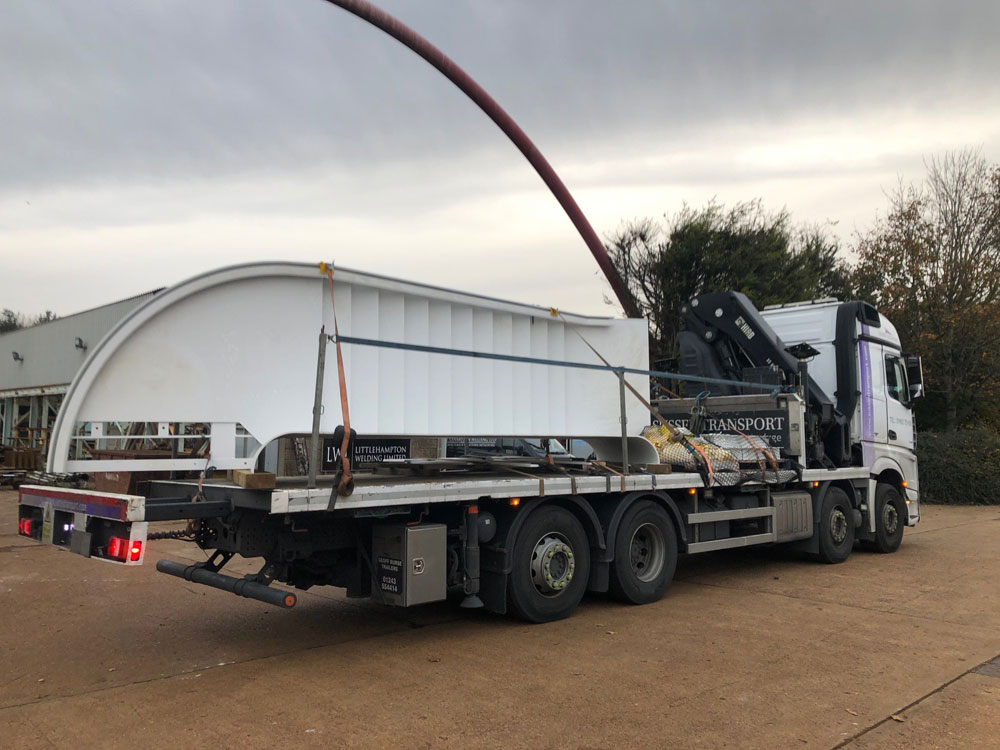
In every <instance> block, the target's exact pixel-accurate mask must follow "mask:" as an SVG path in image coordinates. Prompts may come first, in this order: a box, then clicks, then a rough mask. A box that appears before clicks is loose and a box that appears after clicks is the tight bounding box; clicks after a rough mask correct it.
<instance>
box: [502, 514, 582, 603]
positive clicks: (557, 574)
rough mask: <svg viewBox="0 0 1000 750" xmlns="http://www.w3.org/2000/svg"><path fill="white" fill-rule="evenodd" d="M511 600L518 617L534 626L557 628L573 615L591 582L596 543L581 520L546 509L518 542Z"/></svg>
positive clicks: (531, 521)
mask: <svg viewBox="0 0 1000 750" xmlns="http://www.w3.org/2000/svg"><path fill="white" fill-rule="evenodd" d="M513 566H514V567H513V570H512V571H511V574H510V580H509V581H508V584H507V597H508V601H509V602H510V606H511V610H512V612H513V614H514V615H515V616H517V617H519V618H520V619H522V620H526V621H528V622H552V621H553V620H562V619H563V618H566V617H569V616H570V615H571V614H573V610H575V609H576V607H577V605H578V604H579V603H580V600H581V599H582V598H583V594H584V592H585V591H586V590H587V580H588V578H589V577H590V542H589V541H588V540H587V533H586V532H585V531H584V530H583V525H582V524H581V523H580V522H579V521H578V520H577V518H576V516H574V515H573V514H572V513H570V512H569V511H568V510H566V509H565V508H561V507H559V506H557V505H543V506H541V507H540V508H538V509H536V510H535V511H534V512H532V514H531V515H530V516H528V519H527V520H526V521H525V522H524V526H522V527H521V530H520V531H519V532H518V535H517V539H515V540H514V552H513Z"/></svg>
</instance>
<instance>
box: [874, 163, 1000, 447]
mask: <svg viewBox="0 0 1000 750" xmlns="http://www.w3.org/2000/svg"><path fill="white" fill-rule="evenodd" d="M926 167H927V177H926V179H925V181H924V182H923V184H921V185H908V186H905V185H903V184H900V185H899V186H898V187H897V189H896V191H895V192H893V193H892V194H890V195H889V196H888V200H889V207H888V213H887V214H886V216H885V218H884V219H879V220H877V221H876V222H875V224H874V226H873V227H872V228H871V229H870V230H869V231H868V232H866V233H864V234H861V235H859V236H858V237H857V242H856V248H855V249H856V251H857V254H858V263H857V265H856V267H855V269H854V281H855V283H856V285H857V287H858V290H859V291H860V292H861V293H862V295H863V296H865V297H866V298H868V299H869V300H870V301H871V302H873V303H874V304H875V305H876V306H877V307H878V308H879V310H881V311H882V312H884V313H885V314H886V315H887V316H888V317H889V318H890V319H891V320H892V321H893V322H894V323H895V325H896V328H897V330H898V332H899V335H900V339H901V341H902V344H903V347H904V349H906V350H909V351H912V352H914V353H919V354H921V355H923V358H924V376H925V380H926V384H925V389H926V392H927V398H926V399H924V400H923V402H918V405H919V411H918V419H919V421H920V423H921V426H922V427H923V428H925V429H927V428H930V429H940V428H944V429H947V430H954V429H957V428H959V427H963V426H969V425H972V424H975V423H977V422H983V421H990V422H992V423H993V424H994V426H995V425H997V424H998V423H1000V371H998V366H1000V349H998V346H997V341H998V340H1000V167H998V166H992V167H991V166H990V165H988V164H987V162H986V161H985V159H983V157H982V155H981V153H980V152H979V151H973V150H964V151H959V152H951V153H947V154H945V155H944V156H942V157H940V158H933V159H931V160H930V162H928V163H927V164H926Z"/></svg>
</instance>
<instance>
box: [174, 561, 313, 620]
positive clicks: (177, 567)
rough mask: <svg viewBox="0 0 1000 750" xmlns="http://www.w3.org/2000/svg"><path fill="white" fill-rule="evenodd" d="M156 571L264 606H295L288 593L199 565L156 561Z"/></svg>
mask: <svg viewBox="0 0 1000 750" xmlns="http://www.w3.org/2000/svg"><path fill="white" fill-rule="evenodd" d="M156 569H157V570H158V571H160V572H161V573H166V574H167V575H172V576H177V577H178V578H183V579H184V580H185V581H191V582H193V583H201V584H204V585H205V586H211V587H212V588H216V589H222V590H223V591H228V592H229V593H230V594H236V595H238V596H245V597H246V598H247V599H256V600H257V601H260V602H264V603H265V604H273V605H274V606H275V607H282V608H284V609H291V608H292V607H294V606H295V602H296V596H295V594H293V593H291V592H289V591H280V590H279V589H272V588H270V587H269V586H265V585H264V584H262V583H257V581H250V580H247V579H246V578H233V577H232V576H227V575H223V574H222V573H215V572H213V571H211V570H208V569H207V568H205V567H204V565H201V564H194V565H184V564H182V563H179V562H174V561H173V560H157V561H156Z"/></svg>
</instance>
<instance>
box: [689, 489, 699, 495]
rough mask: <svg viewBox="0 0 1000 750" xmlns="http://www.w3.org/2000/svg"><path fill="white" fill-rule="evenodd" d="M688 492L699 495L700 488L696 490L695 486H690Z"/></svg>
mask: <svg viewBox="0 0 1000 750" xmlns="http://www.w3.org/2000/svg"><path fill="white" fill-rule="evenodd" d="M688 494H689V495H697V494H698V490H696V489H695V488H694V487H688Z"/></svg>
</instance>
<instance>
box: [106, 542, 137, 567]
mask: <svg viewBox="0 0 1000 750" xmlns="http://www.w3.org/2000/svg"><path fill="white" fill-rule="evenodd" d="M108 557H111V558H114V559H115V560H121V561H122V562H125V558H127V557H128V539H122V538H121V537H118V536H113V537H111V538H110V539H109V540H108ZM135 559H137V560H138V559H139V558H135Z"/></svg>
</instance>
